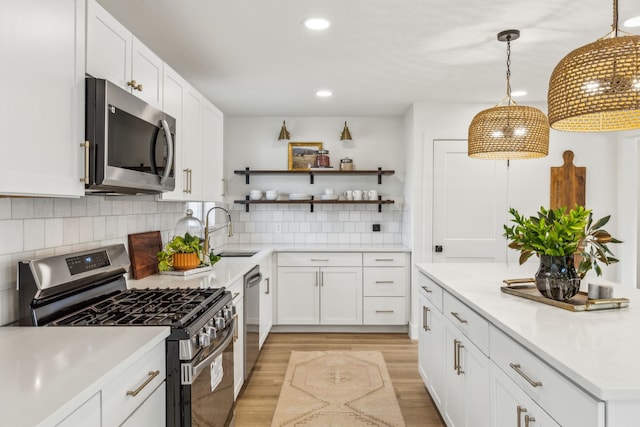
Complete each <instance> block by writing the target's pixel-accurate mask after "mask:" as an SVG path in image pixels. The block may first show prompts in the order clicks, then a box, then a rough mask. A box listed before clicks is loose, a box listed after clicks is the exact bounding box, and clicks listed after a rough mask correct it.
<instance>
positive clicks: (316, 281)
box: [316, 271, 318, 287]
mask: <svg viewBox="0 0 640 427" xmlns="http://www.w3.org/2000/svg"><path fill="white" fill-rule="evenodd" d="M316 287H318V272H317V271H316Z"/></svg>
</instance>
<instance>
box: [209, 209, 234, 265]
mask: <svg viewBox="0 0 640 427" xmlns="http://www.w3.org/2000/svg"><path fill="white" fill-rule="evenodd" d="M214 209H221V210H223V211H225V212H226V213H227V225H226V227H227V236H228V237H233V225H232V224H231V214H230V213H229V211H228V210H226V209H225V208H221V207H220V206H214V207H212V208H211V209H209V210H208V211H207V214H206V215H205V217H204V218H205V219H204V245H203V252H204V255H205V256H208V255H209V214H210V213H211V211H212V210H214ZM220 228H223V227H220ZM220 228H218V230H219V229H220Z"/></svg>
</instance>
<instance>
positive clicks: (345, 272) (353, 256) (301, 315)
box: [277, 253, 362, 325]
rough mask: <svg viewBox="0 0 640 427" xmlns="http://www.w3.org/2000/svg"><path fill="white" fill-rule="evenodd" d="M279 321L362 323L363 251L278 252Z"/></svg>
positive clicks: (322, 323)
mask: <svg viewBox="0 0 640 427" xmlns="http://www.w3.org/2000/svg"><path fill="white" fill-rule="evenodd" d="M277 321H278V324H279V325H317V324H320V325H361V324H362V254H361V253H281V254H278V292H277Z"/></svg>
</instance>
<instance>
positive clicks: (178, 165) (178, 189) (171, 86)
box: [160, 65, 188, 200]
mask: <svg viewBox="0 0 640 427" xmlns="http://www.w3.org/2000/svg"><path fill="white" fill-rule="evenodd" d="M162 86H163V93H162V99H163V102H162V110H163V111H164V112H165V113H167V114H169V115H170V116H171V117H173V118H174V119H176V139H175V150H174V153H173V161H174V165H175V166H174V171H175V179H176V186H175V189H174V190H173V191H169V192H167V193H162V194H160V200H184V199H185V194H186V190H187V187H186V185H187V178H188V177H187V176H186V173H185V172H184V171H183V167H182V164H183V160H182V151H183V148H182V147H183V145H184V142H183V136H184V109H185V106H184V103H185V97H186V90H187V86H188V83H187V82H186V80H184V79H183V78H182V77H181V76H180V75H179V74H178V73H176V72H175V71H174V70H173V69H172V68H171V67H169V66H167V65H165V66H164V68H163V78H162Z"/></svg>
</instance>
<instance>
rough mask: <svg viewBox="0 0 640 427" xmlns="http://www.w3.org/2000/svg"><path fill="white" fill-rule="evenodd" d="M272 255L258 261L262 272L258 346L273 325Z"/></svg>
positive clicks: (262, 342) (261, 343)
mask: <svg viewBox="0 0 640 427" xmlns="http://www.w3.org/2000/svg"><path fill="white" fill-rule="evenodd" d="M272 256H273V255H269V256H268V257H267V258H265V259H263V260H262V261H261V262H260V273H262V282H261V283H260V340H259V346H260V348H262V345H263V344H264V342H265V341H266V339H267V337H268V336H269V332H270V331H271V327H272V326H273V287H274V283H273V282H274V280H273V279H274V277H273V274H272V268H271V264H272V262H271V260H272Z"/></svg>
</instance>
